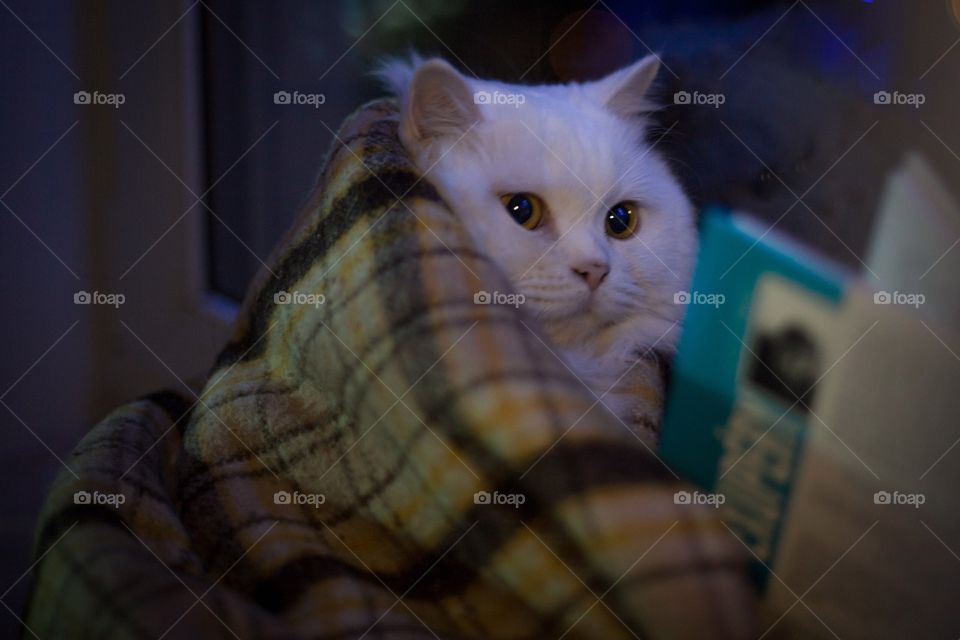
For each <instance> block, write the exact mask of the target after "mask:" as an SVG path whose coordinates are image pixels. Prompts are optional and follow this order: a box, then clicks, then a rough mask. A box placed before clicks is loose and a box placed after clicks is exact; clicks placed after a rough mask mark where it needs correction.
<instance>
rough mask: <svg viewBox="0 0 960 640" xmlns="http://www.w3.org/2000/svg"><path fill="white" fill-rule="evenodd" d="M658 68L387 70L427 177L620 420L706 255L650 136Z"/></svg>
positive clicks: (410, 144)
mask: <svg viewBox="0 0 960 640" xmlns="http://www.w3.org/2000/svg"><path fill="white" fill-rule="evenodd" d="M658 69H659V60H658V59H657V58H656V57H655V56H648V57H646V58H644V59H642V60H640V61H638V62H636V63H635V64H633V65H631V66H628V67H626V68H624V69H621V70H619V71H617V72H614V73H612V74H610V75H608V76H607V77H605V78H603V79H601V80H597V81H595V82H587V83H583V84H577V83H572V84H567V85H546V86H527V85H510V84H505V83H501V82H494V81H487V80H476V79H473V78H468V77H465V76H464V75H462V74H460V73H459V72H457V71H456V70H455V69H454V68H453V67H452V66H450V65H449V64H447V63H446V62H444V61H442V60H439V59H432V60H427V61H423V60H421V59H419V58H417V57H414V58H413V59H412V60H411V61H410V62H406V61H400V60H392V61H389V62H388V63H386V64H385V65H384V66H383V67H382V69H381V71H380V74H379V75H380V76H381V78H383V79H384V80H385V81H386V82H387V83H388V84H389V86H390V87H391V88H392V89H393V91H394V92H395V93H396V94H397V96H398V98H399V100H400V105H401V126H400V137H401V140H402V142H403V144H404V146H405V147H406V149H407V150H408V151H409V152H410V154H411V156H412V158H413V161H414V163H415V164H416V166H417V168H418V169H419V170H420V171H421V172H423V173H424V174H425V175H426V179H427V180H428V181H429V182H430V183H431V184H433V185H434V186H435V187H436V188H437V189H438V190H439V191H440V193H441V195H442V196H443V197H444V199H445V200H446V202H447V203H448V204H449V205H450V206H451V207H452V208H453V209H454V212H455V213H456V215H458V216H459V217H460V218H461V219H462V220H463V222H464V224H465V226H466V228H467V230H468V231H469V233H470V234H471V236H472V237H473V239H474V241H475V242H476V243H477V245H478V246H479V247H480V248H481V249H482V250H483V251H484V252H485V253H486V254H487V255H489V256H490V257H491V258H492V259H493V260H494V261H495V262H496V264H497V265H498V266H499V267H500V268H501V269H502V270H503V272H504V273H505V274H506V276H507V277H508V278H509V280H510V281H511V283H512V284H513V286H514V287H515V288H516V290H517V291H518V292H519V293H522V294H523V295H524V296H525V308H526V310H527V311H531V312H533V314H534V315H535V316H536V317H537V318H538V319H539V321H540V324H541V326H542V328H543V330H544V331H545V332H546V334H547V336H548V337H549V339H550V341H552V343H553V344H554V345H556V346H557V347H559V351H560V354H561V356H562V358H563V359H564V360H565V362H566V364H567V365H568V367H569V368H570V369H571V370H572V371H573V372H574V373H575V374H576V375H577V376H578V377H579V378H580V379H581V380H582V381H583V382H584V383H585V384H587V385H588V386H589V387H590V388H591V389H592V390H593V392H594V394H595V395H596V396H597V397H602V398H603V405H605V406H607V407H608V408H609V409H610V410H611V411H613V412H614V413H615V414H616V415H618V416H619V417H620V418H621V420H628V419H629V418H631V417H632V416H631V412H632V406H633V405H634V404H635V403H636V398H635V397H632V396H631V394H630V393H629V390H628V389H627V385H626V384H625V382H626V380H628V379H629V375H626V374H627V373H628V371H629V369H630V367H631V365H632V364H633V363H634V362H635V361H636V359H637V357H638V355H639V354H640V353H643V352H644V351H645V350H646V349H648V348H650V347H653V346H654V345H655V346H656V348H657V349H658V350H661V351H663V352H666V353H668V354H669V353H671V352H672V351H673V349H674V348H675V346H676V341H677V338H678V335H679V324H678V323H679V321H680V319H681V318H682V315H683V310H684V307H683V305H678V304H674V294H675V293H676V292H678V291H682V290H685V289H687V288H688V286H689V279H690V274H691V269H692V265H693V260H694V257H695V255H696V248H697V239H696V232H695V228H694V220H693V210H692V206H691V204H690V202H689V200H688V199H687V197H686V195H685V194H684V192H683V189H682V188H681V187H680V184H679V183H678V182H677V180H676V179H675V178H674V177H673V175H672V174H671V172H670V170H669V169H668V167H667V164H666V162H665V161H664V160H663V158H661V157H660V156H659V155H658V154H657V152H656V151H655V150H653V149H652V148H651V146H650V145H649V144H647V143H646V142H645V139H644V133H645V128H646V127H647V125H648V120H647V118H646V115H647V114H648V113H649V112H650V111H651V110H652V108H653V107H652V104H651V102H650V101H649V100H648V98H647V92H648V89H649V88H650V85H651V83H652V82H653V80H654V77H655V76H656V74H657V71H658ZM645 435H649V434H645Z"/></svg>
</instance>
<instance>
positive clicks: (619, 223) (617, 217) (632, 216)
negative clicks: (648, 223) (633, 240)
mask: <svg viewBox="0 0 960 640" xmlns="http://www.w3.org/2000/svg"><path fill="white" fill-rule="evenodd" d="M639 224H640V217H639V216H638V215H637V212H636V206H635V205H634V204H633V203H631V202H618V203H617V204H615V205H613V206H612V207H610V210H609V211H607V218H606V220H605V221H604V225H605V226H606V229H607V234H609V235H610V236H612V237H614V238H616V239H617V240H626V239H627V238H629V237H630V236H632V235H633V234H634V233H635V232H636V231H637V226H638V225H639Z"/></svg>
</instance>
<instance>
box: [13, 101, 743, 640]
mask: <svg viewBox="0 0 960 640" xmlns="http://www.w3.org/2000/svg"><path fill="white" fill-rule="evenodd" d="M396 132H397V113H396V109H395V106H394V104H393V103H391V102H388V101H380V102H375V103H371V104H369V105H367V106H365V107H364V108H362V109H361V110H360V111H358V112H357V113H356V114H355V115H354V116H352V117H351V118H350V119H349V120H348V121H347V122H346V123H345V124H344V126H343V127H342V128H341V130H340V131H339V133H338V134H337V139H336V141H335V144H334V146H333V150H332V151H331V153H330V156H329V158H328V161H327V165H326V168H325V171H324V173H323V175H322V177H321V179H320V181H319V184H318V187H317V190H316V192H315V195H314V196H313V198H312V200H311V202H310V203H309V205H308V206H307V207H306V209H305V212H304V213H303V214H302V215H301V216H300V218H299V220H298V222H297V223H296V224H295V225H294V227H293V228H292V230H291V231H290V232H289V233H288V235H287V237H286V238H285V240H284V241H283V243H282V244H281V246H280V248H279V250H278V251H277V252H276V254H275V255H274V256H273V257H272V258H271V261H270V264H271V268H270V269H269V270H264V271H263V272H262V273H261V274H260V275H259V276H258V278H257V280H256V281H255V283H254V286H253V287H252V289H251V292H250V294H249V295H248V297H247V300H246V301H245V302H244V305H243V308H242V310H241V313H240V317H239V320H238V323H237V328H236V331H235V334H234V336H233V338H232V339H231V341H230V343H229V344H228V345H227V346H226V348H225V349H224V350H223V352H222V354H221V355H220V357H219V359H218V361H217V362H216V363H215V364H214V366H213V368H212V372H211V374H210V375H209V377H208V379H207V380H206V381H205V384H203V386H202V388H196V389H185V390H184V391H179V392H172V391H167V392H163V393H158V394H155V395H152V396H150V397H146V398H143V399H141V400H139V401H136V402H132V403H130V404H127V405H125V406H123V407H120V408H119V409H117V410H116V411H114V412H113V413H112V414H111V415H109V416H108V417H107V418H106V419H104V420H103V421H102V422H101V423H100V424H99V425H97V426H96V427H95V428H94V429H93V430H92V431H90V433H89V434H88V435H87V436H86V437H85V438H84V439H83V440H82V441H81V442H80V444H79V445H78V447H77V448H76V450H75V451H74V453H73V456H72V458H71V459H70V461H69V464H70V466H71V467H72V469H73V470H74V471H76V477H75V476H74V475H71V474H70V473H66V472H65V473H64V474H63V475H62V476H61V477H60V478H59V479H58V481H57V482H56V483H55V485H54V487H53V488H52V490H51V492H50V495H49V498H48V500H47V502H46V504H45V506H44V508H43V511H42V515H41V518H40V522H39V530H38V539H37V543H36V558H37V559H38V563H37V566H36V573H35V578H34V584H33V589H32V593H31V598H30V602H29V604H28V607H27V611H26V613H25V617H24V622H25V625H26V627H28V628H29V632H30V633H31V634H36V636H38V637H40V638H43V639H44V640H47V639H50V638H102V637H111V638H179V637H183V638H221V637H222V638H231V637H234V638H324V639H329V640H333V639H338V638H365V637H369V638H517V639H521V638H529V639H541V638H562V637H570V638H604V639H616V638H631V637H633V638H671V639H672V638H707V637H709V638H740V637H747V636H748V635H750V634H751V632H752V624H753V620H752V613H753V610H752V600H751V597H750V595H749V593H750V592H749V590H748V587H747V581H746V578H745V558H744V557H743V555H742V554H741V553H740V552H741V551H743V549H742V547H740V545H739V544H738V543H737V542H736V541H735V540H734V539H733V538H732V536H731V535H730V534H729V533H728V532H727V531H726V530H725V529H724V528H723V527H722V526H721V523H720V521H719V519H718V517H717V516H716V514H715V511H714V510H713V509H711V508H709V507H701V506H691V505H678V504H675V501H674V492H675V491H677V490H678V489H680V488H681V487H682V485H681V484H680V483H679V481H678V480H677V479H676V478H675V476H673V475H672V472H670V471H669V470H668V469H667V468H666V467H665V466H664V465H663V463H662V462H660V461H659V459H658V458H657V457H656V455H655V453H653V452H652V451H651V450H649V449H648V448H647V447H646V445H645V444H644V443H643V442H641V439H640V438H638V437H637V434H636V433H634V432H632V431H631V430H630V429H628V428H625V425H623V424H622V423H619V422H618V421H617V420H615V419H614V417H613V416H612V415H610V414H608V413H607V412H605V411H603V410H602V407H600V406H599V405H598V400H597V398H596V397H595V396H593V395H591V393H589V392H588V391H587V390H586V389H585V387H584V385H583V384H581V383H580V382H579V381H578V380H577V379H576V378H575V377H573V375H572V374H571V373H570V372H569V371H568V370H567V369H566V368H565V367H564V366H563V364H562V363H561V362H560V361H559V360H558V358H557V357H556V355H555V354H554V352H553V351H552V349H551V347H550V346H549V345H548V344H547V343H546V342H544V341H542V340H541V339H540V338H539V337H538V336H537V335H536V334H535V327H536V325H535V323H534V321H533V319H531V318H529V317H526V316H525V315H524V314H523V312H522V310H518V309H516V308H514V307H512V306H505V305H497V304H476V303H475V301H474V295H475V293H477V292H478V291H481V290H499V291H508V290H509V285H508V284H507V282H505V281H504V279H503V276H502V275H501V274H500V273H499V272H498V271H497V269H496V268H495V266H494V265H493V264H491V262H490V261H489V260H488V259H487V258H486V257H485V256H483V255H481V254H480V253H478V252H477V251H476V250H475V248H474V247H473V246H472V244H471V242H470V241H469V238H468V236H467V235H466V233H465V231H464V229H463V228H462V226H461V225H460V224H458V222H457V220H456V218H455V217H454V216H453V215H452V214H451V212H450V210H449V209H448V208H447V207H446V206H445V204H444V203H443V201H442V200H441V198H440V197H439V195H438V194H437V192H436V191H435V190H434V189H433V188H432V187H431V185H430V184H429V182H427V181H425V180H423V179H422V178H421V177H420V176H419V175H418V174H416V173H415V172H414V171H413V169H412V167H411V165H410V164H409V162H408V159H407V157H406V155H405V153H404V150H403V148H402V146H401V145H400V144H399V142H398V140H397V135H396ZM636 367H637V371H639V372H643V375H642V376H641V379H645V380H647V381H648V385H647V386H646V387H645V388H640V389H638V390H637V393H638V397H644V398H646V399H647V405H646V406H648V407H649V412H650V413H649V415H647V416H646V419H647V420H648V421H650V422H654V423H655V422H656V421H657V420H658V416H657V411H658V410H659V398H660V395H661V393H660V377H659V373H658V368H657V364H656V362H655V361H654V359H652V358H641V359H639V360H638V361H637V364H636Z"/></svg>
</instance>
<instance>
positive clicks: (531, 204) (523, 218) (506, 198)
mask: <svg viewBox="0 0 960 640" xmlns="http://www.w3.org/2000/svg"><path fill="white" fill-rule="evenodd" d="M500 202H502V203H503V206H504V207H506V209H507V213H509V214H510V217H511V218H513V219H514V220H515V221H516V223H517V224H519V225H520V226H521V227H523V228H524V229H536V228H537V227H538V226H540V221H541V220H543V201H542V200H541V199H540V198H539V197H537V196H535V195H533V194H532V193H508V194H505V195H502V196H500Z"/></svg>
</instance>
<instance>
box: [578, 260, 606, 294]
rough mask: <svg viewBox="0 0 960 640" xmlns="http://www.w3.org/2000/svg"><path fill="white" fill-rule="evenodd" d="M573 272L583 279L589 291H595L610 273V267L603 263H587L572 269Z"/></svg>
mask: <svg viewBox="0 0 960 640" xmlns="http://www.w3.org/2000/svg"><path fill="white" fill-rule="evenodd" d="M573 272H574V273H575V274H577V275H578V276H580V277H581V278H583V279H584V281H585V282H586V283H587V286H588V287H590V290H591V291H596V289H597V287H599V286H600V284H601V283H602V282H603V280H604V278H606V277H607V274H608V273H610V266H609V265H608V264H607V263H605V262H587V263H584V264H581V265H578V266H576V267H573Z"/></svg>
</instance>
